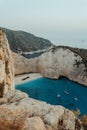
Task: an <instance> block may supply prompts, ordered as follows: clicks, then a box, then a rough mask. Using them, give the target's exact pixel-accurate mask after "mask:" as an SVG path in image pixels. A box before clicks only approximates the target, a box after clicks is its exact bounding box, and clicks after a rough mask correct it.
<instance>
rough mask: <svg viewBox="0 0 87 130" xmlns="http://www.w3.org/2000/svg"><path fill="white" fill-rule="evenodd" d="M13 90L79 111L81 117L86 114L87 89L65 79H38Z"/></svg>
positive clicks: (17, 86)
mask: <svg viewBox="0 0 87 130" xmlns="http://www.w3.org/2000/svg"><path fill="white" fill-rule="evenodd" d="M15 88H16V89H18V90H21V91H23V92H26V93H27V94H29V97H31V98H34V99H37V100H41V101H45V102H47V103H50V104H53V105H63V106H64V107H66V108H69V109H70V110H77V109H79V110H80V112H81V115H83V114H87V88H86V87H85V86H83V85H80V84H78V83H75V82H73V81H70V80H69V79H67V78H64V77H61V78H60V79H59V80H52V79H48V78H39V79H36V80H33V81H30V82H27V83H24V84H20V85H16V86H15Z"/></svg>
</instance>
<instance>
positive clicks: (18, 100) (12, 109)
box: [0, 90, 83, 130]
mask: <svg viewBox="0 0 87 130" xmlns="http://www.w3.org/2000/svg"><path fill="white" fill-rule="evenodd" d="M3 100H5V102H3V103H2V104H1V105H0V130H83V128H82V126H81V123H80V121H79V120H78V119H77V118H76V117H75V116H74V114H73V113H72V112H71V111H69V110H68V109H65V108H64V107H62V106H53V105H50V104H46V103H45V102H41V101H37V100H34V99H31V98H28V95H27V94H26V93H22V92H21V91H17V90H13V91H9V92H8V93H6V94H5V95H4V97H3ZM6 101H7V102H6ZM0 102H1V100H0Z"/></svg>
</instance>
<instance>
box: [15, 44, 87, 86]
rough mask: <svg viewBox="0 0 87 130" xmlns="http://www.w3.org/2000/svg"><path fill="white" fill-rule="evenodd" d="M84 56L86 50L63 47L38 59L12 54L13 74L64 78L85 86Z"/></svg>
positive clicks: (85, 59)
mask: <svg viewBox="0 0 87 130" xmlns="http://www.w3.org/2000/svg"><path fill="white" fill-rule="evenodd" d="M83 52H85V54H84V53H83ZM84 55H85V57H84ZM86 56H87V54H86V50H85V51H81V50H80V49H74V48H69V47H63V46H61V47H56V48H52V49H50V50H49V51H47V52H46V53H43V54H42V55H41V56H40V57H37V58H31V59H27V58H25V57H23V56H21V55H20V54H15V53H13V59H14V68H15V74H23V73H30V72H39V73H41V74H42V75H43V76H44V77H48V78H52V79H58V78H59V77H60V76H65V77H67V78H69V79H70V80H72V81H75V82H78V83H80V84H83V85H86V86H87V58H86Z"/></svg>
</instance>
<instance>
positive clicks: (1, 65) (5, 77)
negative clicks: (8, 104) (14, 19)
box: [0, 30, 14, 97]
mask: <svg viewBox="0 0 87 130" xmlns="http://www.w3.org/2000/svg"><path fill="white" fill-rule="evenodd" d="M13 86H14V71H13V64H12V57H11V51H10V49H9V44H8V41H7V39H6V35H5V34H4V32H2V30H0V97H2V96H3V94H4V93H6V92H7V91H8V90H12V89H13Z"/></svg>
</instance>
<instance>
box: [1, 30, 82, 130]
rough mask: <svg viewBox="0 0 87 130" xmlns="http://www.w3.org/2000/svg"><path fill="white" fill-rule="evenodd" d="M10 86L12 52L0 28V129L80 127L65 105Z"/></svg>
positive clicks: (77, 129) (74, 129)
mask: <svg viewBox="0 0 87 130" xmlns="http://www.w3.org/2000/svg"><path fill="white" fill-rule="evenodd" d="M16 58H17V57H16ZM19 60H20V59H19ZM23 60H24V59H22V60H21V62H22V61H23ZM39 60H40V59H39ZM36 61H37V60H36ZM31 62H32V61H31ZM32 63H33V62H32ZM41 63H43V62H41ZM35 64H36V62H35ZM38 65H39V61H38ZM16 67H17V66H16ZM34 67H35V65H34ZM37 67H38V66H37ZM20 69H21V66H20ZM35 69H36V68H35ZM39 69H40V70H41V68H40V65H39ZM36 70H37V69H36ZM36 70H35V71H36ZM31 71H33V70H31ZM41 72H42V71H41ZM43 74H44V73H43ZM12 89H13V65H12V59H11V52H10V49H9V46H8V41H7V39H6V36H5V34H4V33H3V32H2V30H0V94H1V95H0V96H3V98H0V130H83V128H82V125H81V122H80V121H79V120H78V119H77V118H76V117H75V116H74V114H73V113H72V112H71V111H69V110H68V109H66V108H64V107H62V106H53V105H49V104H46V103H45V102H40V101H37V100H34V99H31V98H29V97H28V95H27V94H26V93H23V92H21V91H17V90H12ZM8 90H10V91H8Z"/></svg>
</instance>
